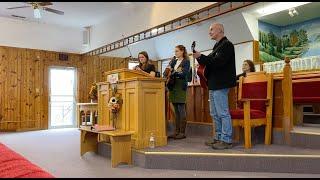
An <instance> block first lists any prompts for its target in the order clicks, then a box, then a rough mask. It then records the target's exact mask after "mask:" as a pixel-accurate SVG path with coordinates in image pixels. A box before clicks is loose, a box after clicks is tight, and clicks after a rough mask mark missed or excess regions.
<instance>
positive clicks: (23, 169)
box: [0, 143, 54, 178]
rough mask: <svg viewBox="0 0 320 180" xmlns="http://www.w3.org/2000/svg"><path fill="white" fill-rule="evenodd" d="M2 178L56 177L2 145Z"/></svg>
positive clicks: (0, 159) (0, 172) (0, 167)
mask: <svg viewBox="0 0 320 180" xmlns="http://www.w3.org/2000/svg"><path fill="white" fill-rule="evenodd" d="M0 178H54V176H52V175H51V174H49V173H48V172H46V171H44V170H43V169H41V168H40V167H38V166H36V165H34V164H32V163H31V162H30V161H28V160H27V159H25V158H24V157H23V156H21V155H20V154H18V153H16V152H14V151H13V150H11V149H9V148H8V147H6V146H5V145H3V144H1V143H0Z"/></svg>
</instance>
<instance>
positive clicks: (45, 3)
mask: <svg viewBox="0 0 320 180" xmlns="http://www.w3.org/2000/svg"><path fill="white" fill-rule="evenodd" d="M37 4H38V5H39V6H50V5H52V3H51V2H37Z"/></svg>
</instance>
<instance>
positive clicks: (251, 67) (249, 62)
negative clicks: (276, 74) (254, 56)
mask: <svg viewBox="0 0 320 180" xmlns="http://www.w3.org/2000/svg"><path fill="white" fill-rule="evenodd" d="M244 62H246V63H248V65H249V67H250V72H256V68H255V67H254V63H253V62H252V61H251V60H249V59H246V60H244Z"/></svg>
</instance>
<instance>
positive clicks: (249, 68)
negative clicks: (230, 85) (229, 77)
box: [237, 59, 256, 80]
mask: <svg viewBox="0 0 320 180" xmlns="http://www.w3.org/2000/svg"><path fill="white" fill-rule="evenodd" d="M242 72H243V73H241V74H238V75H237V80H239V78H240V77H241V76H244V77H246V74H247V73H249V72H256V68H255V67H254V64H253V62H252V61H251V60H248V59H247V60H244V61H243V64H242Z"/></svg>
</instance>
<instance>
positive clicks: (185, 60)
mask: <svg viewBox="0 0 320 180" xmlns="http://www.w3.org/2000/svg"><path fill="white" fill-rule="evenodd" d="M175 56H176V58H174V59H172V60H171V61H170V63H169V65H168V67H167V68H169V69H170V72H171V75H170V79H172V81H171V83H169V84H168V89H169V101H170V102H171V103H172V104H173V106H174V111H175V127H176V128H175V134H174V135H173V138H174V139H184V138H186V135H185V130H186V125H187V117H186V106H185V104H186V93H187V87H188V81H187V76H188V73H189V69H190V61H189V56H188V53H187V50H186V48H185V47H184V46H183V45H178V46H176V48H175ZM165 72H166V71H165ZM166 76H167V74H166V73H164V77H166Z"/></svg>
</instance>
